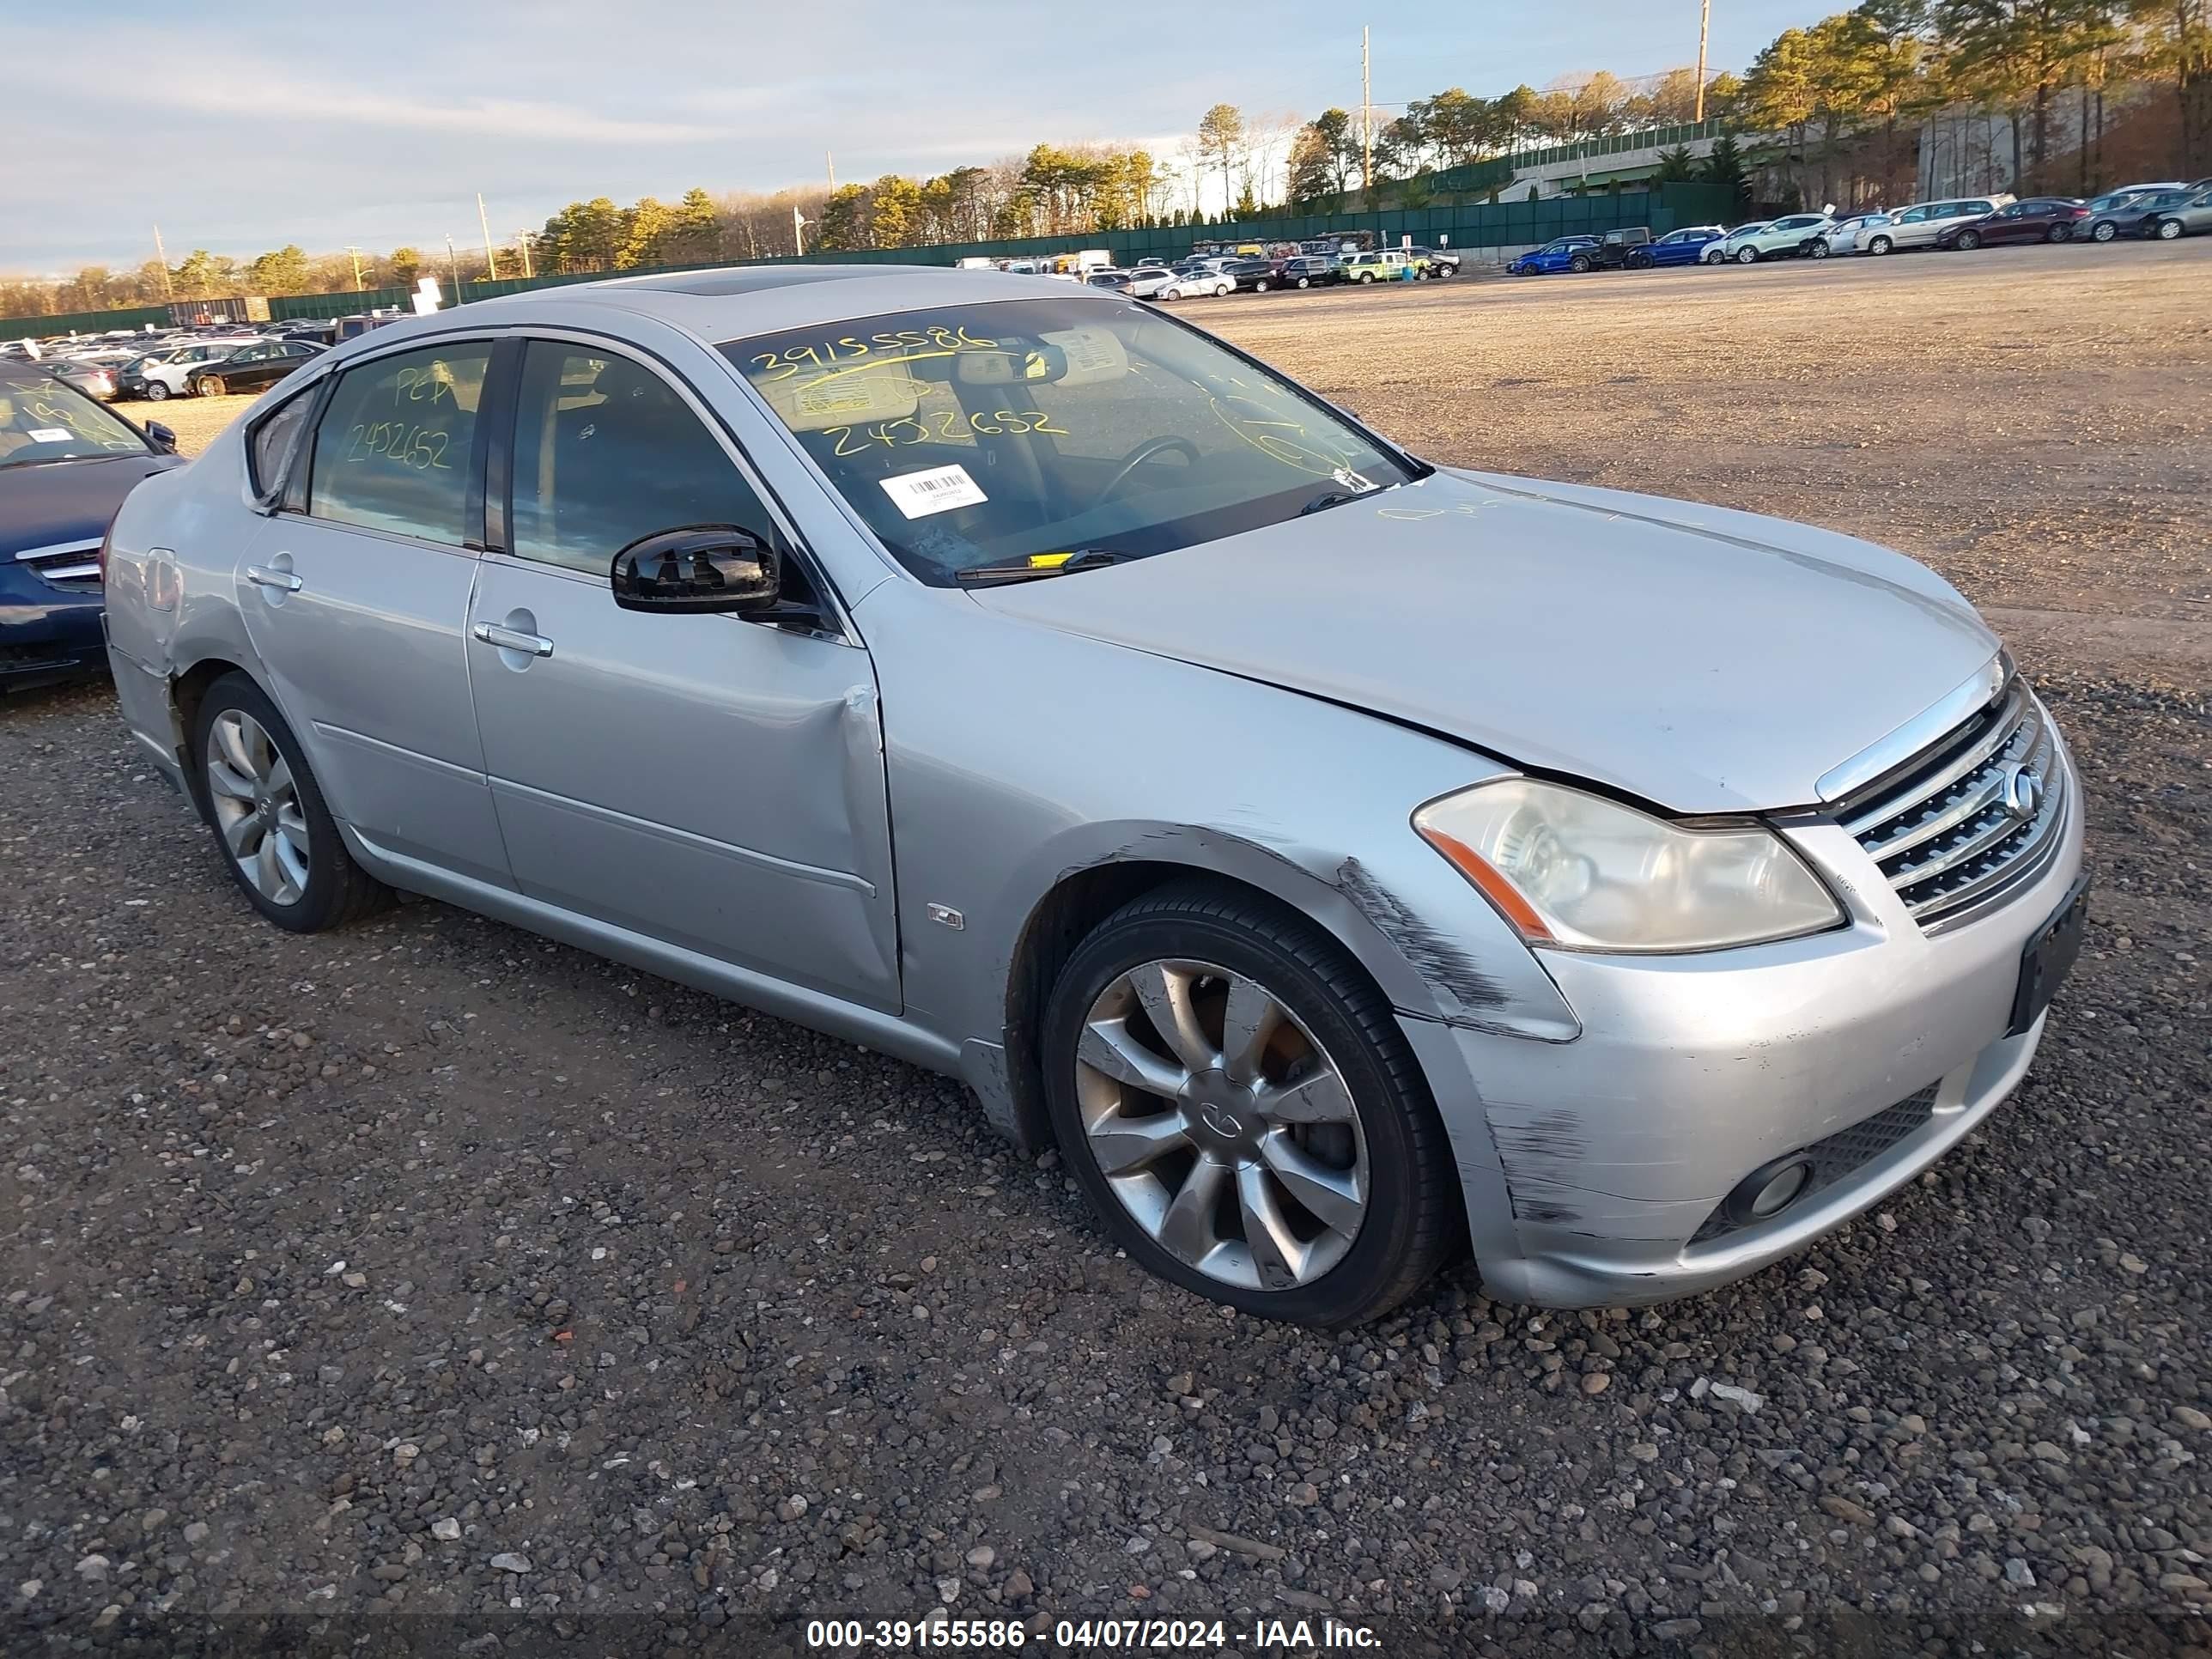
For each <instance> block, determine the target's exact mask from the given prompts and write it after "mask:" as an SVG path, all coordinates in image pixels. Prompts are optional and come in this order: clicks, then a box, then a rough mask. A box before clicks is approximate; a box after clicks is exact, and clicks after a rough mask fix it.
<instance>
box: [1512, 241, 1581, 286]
mask: <svg viewBox="0 0 2212 1659" xmlns="http://www.w3.org/2000/svg"><path fill="white" fill-rule="evenodd" d="M1595 264H1597V238H1596V237H1595V236H1560V237H1557V238H1555V239H1554V240H1551V241H1548V242H1547V243H1545V244H1544V246H1541V247H1539V248H1531V249H1530V250H1529V251H1528V252H1526V253H1524V254H1522V256H1521V257H1520V258H1517V259H1516V260H1515V261H1514V262H1513V263H1512V264H1510V265H1508V266H1506V267H1505V274H1506V275H1507V276H1550V275H1552V274H1553V272H1556V271H1561V270H1571V271H1573V272H1575V273H1576V274H1577V275H1580V274H1581V273H1582V272H1583V271H1585V270H1589V269H1590V268H1591V267H1592V266H1593V265H1595Z"/></svg>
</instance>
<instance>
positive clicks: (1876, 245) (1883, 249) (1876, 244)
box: [1867, 236, 1897, 259]
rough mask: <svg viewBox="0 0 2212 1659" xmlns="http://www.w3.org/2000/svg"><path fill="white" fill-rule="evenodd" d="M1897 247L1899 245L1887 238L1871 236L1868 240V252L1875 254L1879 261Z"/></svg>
mask: <svg viewBox="0 0 2212 1659" xmlns="http://www.w3.org/2000/svg"><path fill="white" fill-rule="evenodd" d="M1894 246H1897V245H1896V244H1895V243H1894V242H1893V241H1891V240H1889V238H1888V237H1887V236H1870V237H1869V238H1868V239H1867V252H1869V253H1871V254H1873V255H1874V256H1875V258H1877V259H1879V258H1881V256H1882V255H1883V254H1885V253H1887V252H1889V251H1890V249H1892V248H1893V247H1894Z"/></svg>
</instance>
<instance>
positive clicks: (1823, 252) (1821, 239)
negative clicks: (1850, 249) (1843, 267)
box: [1805, 236, 1835, 259]
mask: <svg viewBox="0 0 2212 1659" xmlns="http://www.w3.org/2000/svg"><path fill="white" fill-rule="evenodd" d="M1833 252H1835V249H1833V248H1832V247H1830V246H1828V239H1827V238H1826V237H1825V236H1816V237H1814V239H1813V240H1811V241H1809V242H1808V243H1807V244H1806V245H1805V254H1806V257H1807V258H1812V259H1825V258H1827V257H1828V256H1829V255H1830V254H1832V253H1833Z"/></svg>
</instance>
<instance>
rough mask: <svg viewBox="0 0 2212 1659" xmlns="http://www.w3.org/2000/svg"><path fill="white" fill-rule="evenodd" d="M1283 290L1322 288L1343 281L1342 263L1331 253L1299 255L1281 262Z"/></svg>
mask: <svg viewBox="0 0 2212 1659" xmlns="http://www.w3.org/2000/svg"><path fill="white" fill-rule="evenodd" d="M1279 276H1280V277H1281V280H1282V284H1283V286H1284V287H1285V288H1322V287H1325V286H1327V285H1328V284H1329V283H1340V282H1342V281H1343V280H1344V261H1343V260H1341V259H1340V258H1337V257H1336V256H1335V255H1334V254H1333V253H1301V254H1298V255H1297V256H1296V257H1295V258H1289V259H1285V260H1284V261H1283V268H1282V270H1281V271H1280V273H1279Z"/></svg>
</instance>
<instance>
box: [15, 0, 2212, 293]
mask: <svg viewBox="0 0 2212 1659" xmlns="http://www.w3.org/2000/svg"><path fill="white" fill-rule="evenodd" d="M2122 87H2130V88H2149V89H2150V92H2149V94H2148V95H2149V97H2150V99H2151V100H2152V102H2151V105H2150V107H2152V108H2153V109H2154V112H2157V113H2159V114H2160V115H2161V116H2162V117H2163V118H2166V119H2167V120H2168V124H2169V125H2170V126H2171V129H2172V137H2171V140H2170V142H2164V143H2162V146H2161V151H2160V153H2161V154H2162V155H2165V157H2166V160H2165V161H2164V163H2163V165H2164V166H2166V167H2168V168H2169V169H2170V170H2171V171H2172V172H2173V173H2175V174H2176V176H2179V177H2183V178H2196V177H2200V176H2203V175H2204V174H2207V173H2212V0H1863V3H1860V4H1857V5H1855V6H1853V7H1851V8H1850V9H1848V10H1844V11H1839V12H1837V13H1835V14H1834V15H1831V16H1828V17H1825V18H1822V19H1820V21H1817V22H1814V23H1811V24H1809V25H1808V26H1806V27H1802V28H1792V29H1785V30H1784V31H1783V33H1781V34H1780V35H1779V36H1778V37H1777V38H1776V39H1775V40H1774V41H1773V42H1772V43H1771V44H1770V45H1769V46H1767V47H1766V48H1765V50H1764V51H1762V52H1760V53H1759V55H1758V57H1757V58H1756V59H1754V60H1753V64H1752V65H1751V68H1750V69H1749V70H1748V71H1747V72H1746V73H1745V74H1744V75H1743V76H1741V78H1739V77H1737V76H1734V75H1729V74H1723V75H1720V76H1715V77H1713V78H1712V79H1711V80H1709V81H1708V82H1706V83H1705V86H1704V88H1703V96H1702V99H1701V98H1700V95H1699V94H1700V88H1699V82H1698V75H1697V72H1696V71H1695V70H1691V69H1674V70H1668V71H1666V72H1665V73H1663V74H1661V75H1656V76H1647V77H1643V78H1641V79H1633V80H1630V79H1623V78H1621V77H1620V76H1614V75H1613V74H1611V73H1609V72H1607V71H1605V70H1599V71H1597V72H1595V73H1586V74H1577V75H1568V76H1560V77H1559V78H1558V79H1556V80H1554V81H1553V82H1551V83H1550V84H1549V85H1547V86H1546V87H1544V88H1541V89H1540V88H1532V87H1528V86H1520V87H1516V88H1513V89H1512V90H1511V91H1510V92H1507V93H1504V94H1500V95H1498V96H1497V97H1482V96H1478V95H1476V94H1470V93H1468V92H1467V91H1465V90H1464V89H1463V88H1458V87H1449V88H1445V89H1443V91H1441V92H1437V93H1436V94H1432V95H1431V96H1429V97H1427V98H1419V99H1415V100H1413V101H1412V102H1411V103H1409V104H1407V105H1406V106H1404V107H1403V108H1402V110H1401V111H1399V112H1397V113H1395V114H1393V115H1390V116H1389V118H1387V119H1385V118H1383V115H1382V113H1381V112H1365V113H1364V114H1363V113H1360V112H1352V111H1350V110H1346V109H1342V108H1330V109H1326V110H1323V111H1322V112H1321V113H1319V114H1318V115H1316V116H1313V117H1312V118H1299V117H1297V116H1295V115H1289V114H1265V113H1249V112H1246V111H1245V110H1243V109H1242V108H1240V107H1239V106H1237V105H1234V104H1229V103H1217V104H1215V105H1213V106H1211V107H1209V108H1208V109H1206V111H1205V112H1204V113H1203V114H1202V115H1200V118H1199V119H1198V122H1197V124H1196V125H1195V127H1194V130H1193V131H1192V132H1191V133H1190V134H1189V135H1188V137H1186V138H1184V139H1183V140H1182V141H1181V142H1180V143H1179V144H1178V145H1177V146H1176V148H1175V150H1174V153H1173V154H1170V155H1152V154H1151V153H1149V152H1147V151H1146V150H1144V149H1133V148H1127V147H1122V146H1116V145H1113V144H1103V143H1075V144H1059V143H1041V144H1038V145H1036V146H1035V147H1034V148H1033V149H1030V151H1029V152H1028V153H1027V154H1026V155H1018V156H1011V157H1006V158H1003V159H1001V160H999V161H991V162H977V163H975V164H972V165H968V166H963V167H954V168H952V169H951V170H950V171H948V172H945V173H939V174H935V175H933V176H931V177H927V178H913V177H909V176H907V175H905V174H902V173H885V174H884V175H883V176H882V177H881V178H878V179H875V180H874V181H873V182H872V183H866V184H857V183H856V184H847V185H842V186H840V187H837V188H836V189H829V188H826V187H823V186H811V187H800V188H795V189H791V190H785V191H775V192H773V193H768V194H763V193H757V192H738V193H732V194H725V195H721V196H714V195H712V194H710V193H709V192H708V191H706V190H705V189H703V188H694V189H692V190H690V191H686V192H685V193H684V195H683V196H682V197H680V198H678V200H677V201H675V202H673V203H665V202H662V201H660V200H659V199H657V198H655V197H650V196H648V197H644V198H643V199H641V200H640V201H638V202H635V203H633V204H630V205H629V206H627V207H624V206H621V205H618V204H616V203H615V202H613V201H612V200H611V199H610V198H608V197H604V196H602V197H594V198H592V200H589V201H578V202H572V203H570V204H568V206H566V207H564V208H562V210H561V211H560V212H558V213H556V214H555V215H553V216H551V217H550V218H549V219H548V220H547V221H546V222H545V224H544V228H542V229H540V230H538V231H535V232H532V233H530V234H526V235H522V236H518V237H516V238H513V239H512V240H509V241H508V242H507V243H506V244H504V245H502V246H496V247H495V248H493V249H492V250H490V251H489V257H488V256H487V253H486V251H485V250H483V249H481V248H477V249H473V250H470V249H435V250H423V249H417V248H411V247H401V248H395V249H393V250H392V252H389V253H386V254H375V255H372V254H368V253H355V252H343V253H325V254H319V255H310V254H308V253H307V252H304V251H303V250H301V248H300V247H298V246H285V247H283V248H279V249H276V250H274V251H272V252H266V253H263V254H261V255H259V256H258V257H256V258H252V259H248V260H242V261H241V260H236V259H233V258H229V257H228V256H224V255H220V254H216V253H211V252H209V251H207V250H205V249H194V250H193V251H192V252H191V253H189V254H188V255H187V256H186V257H185V259H184V260H183V261H182V262H181V263H179V264H176V265H173V266H164V265H162V264H161V263H159V262H158V261H155V260H149V261H147V262H145V263H144V264H141V265H139V266H137V267H135V268H132V269H129V270H110V269H108V268H106V267H104V266H97V265H94V266H88V267H86V268H85V269H83V270H80V271H79V272H77V274H76V276H73V277H71V278H70V279H68V280H66V281H64V282H58V283H57V282H52V281H36V280H28V279H20V280H13V281H10V280H5V279H0V315H12V316H21V315H34V314H51V313H58V312H73V311H96V310H104V309H109V308H112V307H127V306H140V305H150V304H157V303H160V302H161V301H166V300H170V299H198V298H206V297H210V296H215V295H234V294H265V295H287V294H311V293H337V292H342V291H344V290H347V289H356V288H362V289H375V288H391V287H406V286H410V285H411V284H412V283H414V281H415V280H416V277H418V276H422V275H426V274H435V275H437V276H441V278H442V279H447V280H458V281H459V282H460V283H464V284H466V283H475V282H480V281H483V280H484V279H486V278H488V277H489V276H494V275H496V276H502V277H506V276H524V275H547V274H552V273H575V274H586V273H592V272H599V271H617V270H637V269H642V268H647V267H651V266H655V265H664V264H704V263H708V262H711V261H715V260H722V259H732V258H761V257H763V256H766V255H770V254H781V253H789V252H793V250H794V248H798V247H802V246H803V247H804V249H805V251H807V252H827V251H837V250H845V249H858V248H897V247H917V246H931V245H937V244H943V243H947V242H968V241H981V240H987V239H991V238H997V237H1007V236H1026V235H1070V234H1073V235H1087V234H1092V233H1095V232H1099V231H1106V230H1114V229H1122V228H1145V227H1150V226H1158V225H1180V224H1201V223H1208V222H1218V221H1221V220H1223V219H1231V218H1237V217H1245V218H1249V217H1252V216H1256V215H1259V214H1261V213H1264V212H1267V211H1269V210H1282V209H1289V210H1301V209H1303V210H1309V211H1313V210H1338V209H1342V208H1346V207H1351V206H1366V205H1372V204H1377V203H1378V202H1379V201H1381V200H1383V199H1384V197H1383V194H1382V192H1386V191H1387V192H1388V199H1389V200H1392V201H1394V202H1395V203H1396V204H1398V205H1401V206H1407V207H1417V206H1420V205H1424V204H1425V202H1426V200H1427V199H1429V198H1430V197H1432V196H1433V194H1434V192H1435V191H1436V189H1437V184H1436V182H1435V181H1436V179H1437V177H1438V175H1440V174H1444V173H1448V170H1449V169H1451V168H1454V167H1463V166H1465V165H1467V164H1468V163H1471V162H1478V161H1485V160H1486V159H1489V158H1491V157H1494V156H1498V155H1506V154H1509V153H1510V152H1512V151H1514V150H1516V149H1524V148H1527V147H1528V146H1531V145H1535V144H1542V143H1561V142H1564V143H1575V142H1578V141H1582V140H1587V139H1591V138H1595V137H1602V136H1604V135H1607V134H1609V133H1613V132H1620V131H1629V130H1634V129H1642V128H1646V127H1650V126H1654V125H1668V124H1671V123H1675V122H1685V121H1688V120H1691V119H1692V118H1694V117H1695V116H1696V115H1697V114H1698V112H1699V109H1700V107H1701V106H1702V109H1703V112H1704V113H1705V115H1706V116H1708V117H1716V116H1717V117H1719V118H1723V119H1724V120H1725V121H1727V122H1728V123H1729V125H1730V127H1731V128H1732V129H1733V130H1735V131H1745V132H1754V133H1760V134H1771V135H1777V136H1778V137H1779V139H1780V141H1781V145H1782V155H1781V161H1780V169H1779V170H1780V172H1781V173H1782V174H1783V175H1784V177H1785V178H1786V179H1787V180H1788V184H1789V188H1790V190H1791V191H1794V192H1796V193H1801V194H1812V193H1814V192H1815V191H1817V194H1818V197H1819V199H1820V200H1822V201H1826V200H1827V199H1830V198H1831V197H1832V196H1833V195H1835V194H1838V193H1840V194H1842V195H1844V197H1847V198H1850V199H1852V200H1857V199H1858V198H1859V197H1881V198H1882V199H1887V200H1890V201H1898V200H1901V199H1903V197H1902V196H1901V195H1900V194H1899V192H1900V191H1904V190H1909V189H1910V187H1911V180H1912V177H1913V172H1914V169H1913V154H1914V148H1915V144H1916V143H1917V133H1918V131H1919V127H1920V124H1921V123H1922V121H1923V119H1925V118H1928V117H1929V116H1930V115H1932V114H1934V113H1935V112H1937V111H1942V110H1950V109H1956V108H1960V107H1966V108H1970V109H1972V110H1976V111H1978V112H1984V114H1986V115H1987V116H1989V117H1990V118H1992V119H1993V120H1995V121H1996V123H1997V124H1998V125H2000V127H2002V128H2007V129H2008V131H2009V136H2010V142H2011V149H2012V156H2011V160H2012V162H2013V167H2012V173H2014V175H2015V177H2017V178H2018V179H2020V180H2021V182H2022V183H2023V184H2024V185H2027V186H2029V187H2032V188H2036V189H2049V190H2059V189H2068V188H2073V189H2075V190H2076V191H2082V192H2086V191H2088V190H2091V189H2093V188H2096V187H2101V186H2103V185H2108V184H2111V183H2112V182H2115V181H2114V180H2112V179H2106V178H2104V177H2103V176H2102V173H2101V167H2102V158H2101V155H2100V151H2099V145H2100V138H2101V135H2102V134H2103V133H2104V131H2106V98H2107V93H2108V92H2109V91H2111V90H2112V89H2115V88H2122ZM2068 100H2076V101H2075V102H2074V103H2073V104H2072V105H2071V106H2070V108H2069V103H2068ZM2069 144H2070V149H2069ZM1741 167H1742V161H1741V157H1740V155H1739V154H1738V153H1737V151H1736V149H1735V146H1734V145H1733V144H1731V145H1729V146H1727V147H1725V149H1724V150H1723V154H1722V155H1717V156H1715V157H1714V158H1712V159H1711V161H1708V162H1706V163H1705V164H1704V165H1703V166H1702V167H1693V166H1692V163H1691V161H1690V160H1689V158H1688V156H1687V155H1686V153H1684V154H1680V155H1669V156H1668V157H1666V158H1664V159H1663V160H1662V171H1661V177H1662V179H1664V178H1670V177H1672V178H1684V177H1690V176H1692V175H1693V173H1695V174H1699V176H1705V177H1707V178H1711V179H1716V180H1717V181H1718V182H1722V183H1725V184H1730V185H1733V184H1734V183H1735V179H1736V178H1737V177H1738V176H1739V174H1740V173H1741ZM441 255H443V257H440V256H441Z"/></svg>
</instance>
